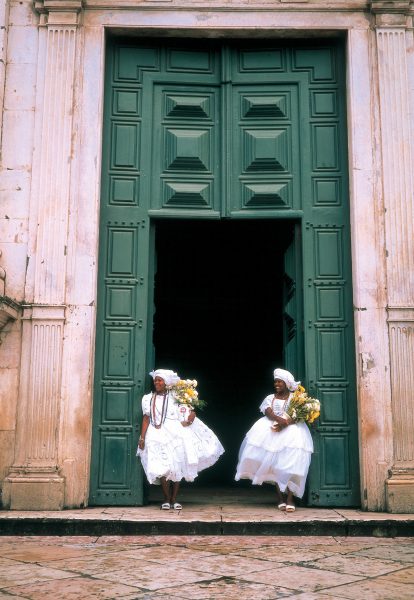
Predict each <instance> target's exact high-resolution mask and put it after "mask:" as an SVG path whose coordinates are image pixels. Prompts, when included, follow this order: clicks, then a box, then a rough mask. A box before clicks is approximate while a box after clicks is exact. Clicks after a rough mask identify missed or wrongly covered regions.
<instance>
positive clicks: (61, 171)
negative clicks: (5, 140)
mask: <svg viewBox="0 0 414 600" xmlns="http://www.w3.org/2000/svg"><path fill="white" fill-rule="evenodd" d="M35 8H36V9H37V10H38V11H39V12H40V26H39V69H38V80H37V86H38V97H37V106H36V122H35V140H36V144H35V145H36V150H35V155H34V160H33V179H32V194H31V202H30V239H31V242H30V247H31V249H30V251H29V257H28V259H29V264H28V271H27V281H26V290H25V292H26V295H25V297H26V301H28V300H29V302H30V303H28V304H27V305H26V306H25V309H24V314H23V340H22V364H21V379H20V392H19V404H18V421H17V439H16V451H15V461H14V464H13V466H12V467H11V469H10V472H9V475H8V477H7V479H6V482H5V490H4V497H3V502H4V505H5V506H9V507H10V508H12V509H16V510H19V509H26V510H53V509H60V508H62V507H63V503H64V486H65V479H64V477H63V476H62V475H61V471H60V465H59V459H60V457H59V437H58V436H59V430H60V427H59V425H60V415H61V412H62V407H61V402H62V394H61V377H62V349H63V339H64V325H65V309H66V307H65V293H66V289H65V288H66V253H67V231H68V214H69V198H70V171H71V138H72V113H73V103H74V97H73V86H74V73H75V59H76V47H77V36H78V31H77V30H78V21H79V14H80V10H81V0H44V1H41V2H35Z"/></svg>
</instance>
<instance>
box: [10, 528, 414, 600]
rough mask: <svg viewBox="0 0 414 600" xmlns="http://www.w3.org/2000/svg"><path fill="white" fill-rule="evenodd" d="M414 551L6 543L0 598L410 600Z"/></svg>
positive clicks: (172, 542) (196, 540)
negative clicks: (406, 558) (406, 559)
mask: <svg viewBox="0 0 414 600" xmlns="http://www.w3.org/2000/svg"><path fill="white" fill-rule="evenodd" d="M413 552H414V540H413V539H412V538H407V537H400V538H374V537H361V538H358V537H334V536H310V537H298V536H255V537H240V536H226V537H224V536H185V535H178V536H171V535H170V536H103V537H96V538H93V537H82V536H79V537H39V536H22V537H15V536H3V537H0V598H1V599H3V598H11V597H13V598H26V599H29V600H44V599H45V598H47V597H50V598H51V600H72V599H73V600H75V599H76V600H79V599H80V600H82V599H83V598H86V599H89V598H90V599H97V600H100V599H104V600H109V599H116V598H120V599H123V600H167V599H170V600H174V599H177V600H178V599H180V600H235V599H237V600H251V599H252V598H258V600H273V599H277V598H289V599H290V600H296V599H302V600H335V599H339V598H341V599H342V600H344V599H347V598H349V599H361V600H370V599H371V598H372V599H375V600H400V599H401V600H404V599H406V598H407V599H408V598H410V599H411V598H413V597H414V566H413V564H412V562H411V557H412V554H413ZM321 555H322V556H321ZM405 557H408V558H409V560H408V561H405V560H404V559H405Z"/></svg>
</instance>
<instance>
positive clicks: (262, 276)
mask: <svg viewBox="0 0 414 600" xmlns="http://www.w3.org/2000/svg"><path fill="white" fill-rule="evenodd" d="M292 235H293V222H292V221H286V220H272V221H267V220H266V221H263V220H255V221H209V222H206V221H193V220H187V221H181V220H168V221H159V222H157V224H156V275H155V289H154V304H155V315H154V330H153V343H154V348H155V364H154V365H151V366H154V367H155V368H168V369H173V370H175V371H177V372H178V373H179V374H180V376H181V377H184V378H191V379H197V380H198V382H199V386H198V390H199V395H200V397H202V398H203V399H205V400H206V402H207V406H206V408H205V410H204V411H203V412H202V413H199V415H198V416H199V417H200V418H201V419H202V420H203V421H204V422H205V423H206V424H207V425H208V426H209V427H211V428H212V429H213V430H214V431H215V433H216V434H217V435H218V437H219V438H220V440H221V442H222V444H223V446H224V448H225V450H226V452H225V454H224V455H223V456H222V457H221V458H220V460H219V461H218V463H216V465H214V466H213V467H211V468H210V469H207V470H206V471H204V472H202V473H201V474H200V475H199V477H198V478H197V480H196V482H195V483H194V484H192V486H193V487H194V486H195V487H200V489H201V488H203V487H205V486H215V487H216V486H218V487H220V486H229V485H232V484H234V474H235V470H236V464H237V458H238V451H239V448H240V444H241V442H242V440H243V438H244V435H245V434H246V432H247V431H248V429H249V428H250V427H251V426H252V424H253V423H254V422H255V420H257V419H258V418H259V417H260V416H261V415H260V413H259V410H258V408H259V405H260V403H261V402H262V400H263V398H264V397H265V396H266V395H267V394H269V393H272V392H273V369H274V368H275V367H277V366H281V365H282V364H283V334H282V321H283V294H282V289H283V286H282V284H283V274H284V267H283V259H284V252H285V250H286V248H287V246H288V244H289V242H290V241H291V239H292ZM246 484H248V482H240V483H239V484H237V489H239V490H241V489H243V486H244V485H246ZM248 485H249V484H248ZM232 489H233V488H232Z"/></svg>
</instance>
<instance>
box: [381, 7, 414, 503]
mask: <svg viewBox="0 0 414 600" xmlns="http://www.w3.org/2000/svg"><path fill="white" fill-rule="evenodd" d="M376 4H380V3H376ZM382 4H383V3H382ZM401 4H404V7H402V8H403V9H404V10H401V12H400V13H399V11H398V10H396V11H394V12H395V13H396V14H393V15H392V19H388V20H387V15H386V14H385V11H384V13H382V14H381V15H380V16H381V20H380V21H379V26H378V27H377V29H376V38H377V52H378V75H379V97H380V119H381V146H382V158H383V193H384V207H385V232H386V255H387V297H388V333H389V343H390V364H391V395H392V397H391V400H392V415H393V449H394V459H393V464H394V466H393V469H392V476H391V477H390V479H389V480H388V481H387V498H388V508H389V510H391V511H394V512H403V511H407V512H411V511H412V510H413V508H412V507H413V506H414V442H413V434H412V432H413V427H414V418H413V406H412V397H413V396H412V394H413V392H412V390H413V384H414V375H413V373H414V350H413V346H414V344H413V341H414V338H413V323H414V238H413V235H412V230H413V223H414V201H413V192H414V186H413V173H412V168H413V147H412V140H411V136H410V133H411V127H412V124H411V121H410V119H412V115H411V113H410V96H409V93H410V87H409V81H408V68H407V53H408V39H407V30H406V27H407V26H409V25H410V23H411V17H410V16H409V12H410V7H411V2H405V3H401ZM396 24H398V26H395V25H396Z"/></svg>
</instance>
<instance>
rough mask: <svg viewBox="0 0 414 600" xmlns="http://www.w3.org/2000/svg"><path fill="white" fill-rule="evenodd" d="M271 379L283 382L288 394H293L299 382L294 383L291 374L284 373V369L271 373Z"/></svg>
mask: <svg viewBox="0 0 414 600" xmlns="http://www.w3.org/2000/svg"><path fill="white" fill-rule="evenodd" d="M273 379H281V380H282V381H284V382H285V383H286V385H287V388H288V390H289V391H290V392H294V391H295V390H296V389H297V387H298V385H299V384H300V381H295V379H294V377H293V375H292V373H289V371H285V369H275V370H274V371H273Z"/></svg>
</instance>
